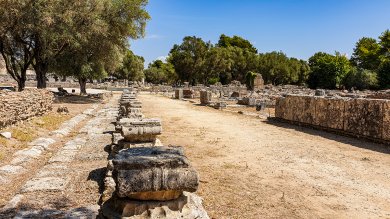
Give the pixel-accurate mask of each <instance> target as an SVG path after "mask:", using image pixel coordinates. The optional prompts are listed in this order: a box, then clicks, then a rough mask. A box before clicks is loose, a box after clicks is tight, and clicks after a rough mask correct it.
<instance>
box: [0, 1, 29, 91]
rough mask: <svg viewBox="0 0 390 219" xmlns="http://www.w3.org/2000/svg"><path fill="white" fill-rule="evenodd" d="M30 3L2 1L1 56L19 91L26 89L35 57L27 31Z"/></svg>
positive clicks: (0, 12)
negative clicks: (27, 77) (27, 73)
mask: <svg viewBox="0 0 390 219" xmlns="http://www.w3.org/2000/svg"><path fill="white" fill-rule="evenodd" d="M29 7H30V4H29V1H15V0H2V1H0V54H1V56H2V58H3V59H4V62H5V67H6V70H7V73H8V74H9V75H10V76H11V77H12V78H13V79H14V80H15V81H16V82H17V84H18V91H22V90H23V89H24V87H25V82H26V72H27V69H28V68H29V67H30V65H31V64H32V61H33V57H34V51H33V42H32V41H31V37H32V35H31V32H29V31H28V30H26V29H25V25H26V24H27V23H28V20H29V15H28V14H27V13H23V11H25V10H29Z"/></svg>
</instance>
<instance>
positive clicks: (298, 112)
mask: <svg viewBox="0 0 390 219" xmlns="http://www.w3.org/2000/svg"><path fill="white" fill-rule="evenodd" d="M389 109H390V107H389V100H384V99H367V98H355V99H351V98H345V97H344V98H340V97H338V98H335V97H332V98H331V97H315V96H300V95H287V96H286V97H284V98H283V97H281V98H278V99H277V100H276V106H275V116H276V117H277V118H282V119H286V120H290V121H295V122H299V123H305V124H309V125H315V126H320V127H324V128H330V129H333V130H340V131H343V132H344V133H349V134H352V135H356V136H362V137H369V138H375V139H379V140H387V141H388V140H389V139H390V137H389V136H390V131H389V130H390V127H389V126H390V125H389V124H390V115H389Z"/></svg>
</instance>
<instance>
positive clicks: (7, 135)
mask: <svg viewBox="0 0 390 219" xmlns="http://www.w3.org/2000/svg"><path fill="white" fill-rule="evenodd" d="M0 136H1V137H3V138H6V139H10V138H12V134H11V132H2V133H0Z"/></svg>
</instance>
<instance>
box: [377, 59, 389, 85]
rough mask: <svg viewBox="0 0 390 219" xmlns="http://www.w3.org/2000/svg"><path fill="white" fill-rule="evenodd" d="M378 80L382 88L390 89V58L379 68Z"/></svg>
mask: <svg viewBox="0 0 390 219" xmlns="http://www.w3.org/2000/svg"><path fill="white" fill-rule="evenodd" d="M378 80H379V85H380V87H381V88H384V89H390V60H385V61H384V62H382V64H381V65H380V67H379V69H378Z"/></svg>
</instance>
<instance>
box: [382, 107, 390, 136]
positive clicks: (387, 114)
mask: <svg viewBox="0 0 390 219" xmlns="http://www.w3.org/2000/svg"><path fill="white" fill-rule="evenodd" d="M382 132H383V133H382V139H384V140H386V141H390V100H386V101H383V130H382Z"/></svg>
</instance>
